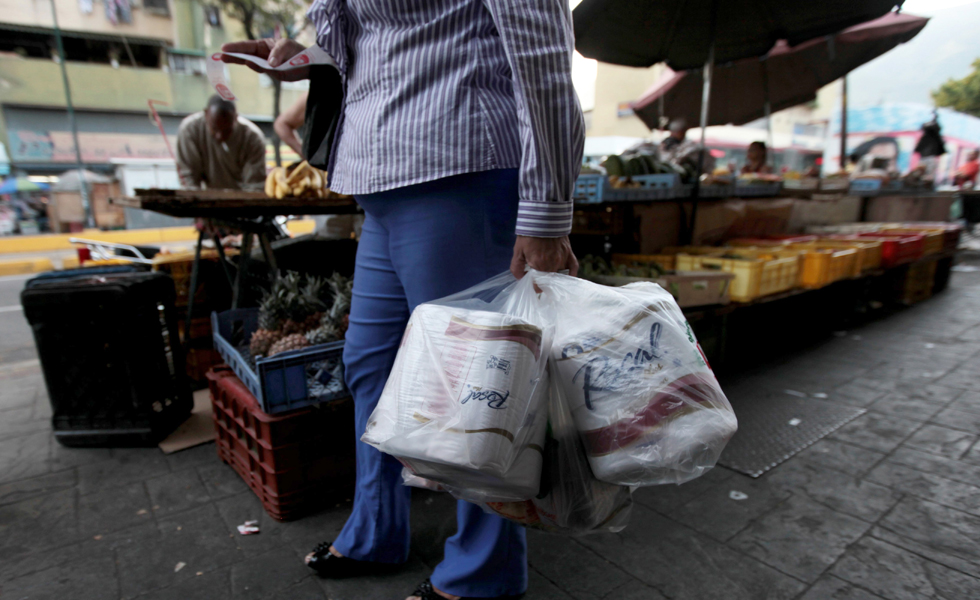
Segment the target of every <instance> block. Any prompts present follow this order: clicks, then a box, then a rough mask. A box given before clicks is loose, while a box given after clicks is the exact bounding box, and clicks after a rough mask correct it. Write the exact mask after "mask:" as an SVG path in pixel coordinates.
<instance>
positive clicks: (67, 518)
mask: <svg viewBox="0 0 980 600" xmlns="http://www.w3.org/2000/svg"><path fill="white" fill-rule="evenodd" d="M972 264H974V265H980V257H978V256H977V255H974V257H973V262H972ZM978 358H980V273H975V272H973V273H968V272H958V273H954V275H953V279H952V282H951V285H950V288H949V289H948V290H947V291H946V292H944V293H942V294H941V295H939V296H937V297H935V298H933V299H931V300H929V301H926V302H924V303H922V304H920V305H918V306H915V307H913V308H910V309H907V310H904V311H901V312H899V313H897V314H894V315H892V316H890V317H889V318H887V319H883V320H880V321H876V322H873V323H871V324H868V325H866V326H864V327H862V328H860V329H858V330H855V331H851V332H849V335H847V336H841V337H831V338H829V339H827V340H826V341H824V342H822V343H820V344H817V345H815V346H813V347H810V348H808V349H807V350H806V351H804V352H800V353H797V354H794V355H793V356H790V357H785V358H784V359H782V360H781V361H780V362H779V363H778V364H769V365H766V366H764V367H761V368H758V369H755V370H753V371H751V372H745V373H742V374H740V375H739V376H738V377H737V378H734V377H729V378H726V380H724V381H723V382H722V383H723V385H724V387H725V389H726V392H727V393H728V395H729V397H730V398H731V400H732V404H733V405H734V406H735V410H736V413H737V412H738V410H739V406H740V405H742V406H745V405H746V404H747V403H751V402H752V401H753V400H754V399H757V398H758V397H759V396H760V395H762V394H766V395H769V394H773V395H775V394H783V393H784V391H783V390H786V389H792V390H799V391H802V392H806V393H816V392H824V393H827V394H828V396H829V398H828V400H830V401H833V402H840V403H845V404H848V405H854V406H859V407H862V408H866V409H867V411H868V412H867V413H866V414H864V415H862V416H860V417H858V418H857V419H855V420H854V421H851V422H850V423H848V424H847V425H845V426H844V427H842V428H841V429H839V430H837V431H835V432H834V433H832V434H831V435H830V436H828V437H826V438H824V439H822V440H821V441H819V442H817V443H816V444H815V445H813V446H811V447H810V448H808V449H806V450H804V451H803V452H802V453H800V454H799V455H797V456H795V457H794V458H792V459H790V460H789V461H787V462H785V463H783V464H781V465H779V466H778V467H776V468H775V469H773V470H771V471H769V472H768V473H766V474H765V475H763V476H762V477H761V478H759V479H751V478H748V477H746V476H743V475H741V474H739V473H736V472H734V471H731V470H728V469H725V468H722V467H718V468H716V469H714V470H712V471H710V472H709V473H708V474H707V475H705V476H704V477H702V478H701V479H698V480H695V481H693V482H691V483H688V484H685V485H682V486H679V487H658V488H645V489H642V490H640V491H638V492H637V493H636V495H635V499H636V501H637V502H636V505H635V507H634V510H633V513H632V518H631V521H630V524H629V526H628V527H627V529H626V530H625V531H623V532H622V533H620V534H615V535H613V534H603V535H594V536H589V537H583V538H575V539H571V538H563V537H556V536H551V535H547V534H542V533H538V532H531V533H529V535H528V537H529V540H530V563H531V574H530V588H529V591H528V595H527V598H528V599H529V600H557V599H562V600H568V599H572V598H574V599H577V600H599V599H601V598H609V599H617V600H656V599H660V598H677V599H690V600H714V599H725V600H734V599H757V598H759V599H762V598H766V599H770V598H771V599H793V598H796V599H805V600H826V599H830V598H835V599H849V600H869V599H872V598H887V599H894V600H914V599H921V598H947V599H957V600H959V599H968V598H980V578H978V574H980V487H978V486H980V442H978V438H980V360H978ZM49 417H50V407H49V405H48V400H47V398H46V397H45V390H44V386H43V383H42V380H41V376H40V373H39V370H38V367H37V366H36V364H34V363H20V364H15V365H11V366H9V367H6V368H3V369H0V597H4V598H7V597H9V598H18V599H19V598H71V599H72V600H81V599H103V598H104V599H117V598H137V597H138V598H146V599H163V598H167V599H174V600H190V599H195V598H200V599H207V600H219V599H223V598H236V599H245V598H276V599H282V600H286V599H288V600H313V599H325V598H330V599H333V600H342V599H343V600H346V599H350V600H355V599H356V600H371V599H378V600H399V599H401V598H404V597H405V596H406V595H407V594H408V593H409V592H411V590H412V589H413V588H414V586H415V585H416V584H417V583H419V582H420V581H422V580H423V579H424V578H425V577H427V576H428V575H429V573H430V572H431V570H432V568H433V567H434V566H435V565H436V564H437V563H438V562H439V560H440V555H441V552H442V542H443V540H444V539H445V538H446V536H447V535H450V534H452V532H453V531H454V528H455V511H454V510H453V502H452V500H451V499H450V498H448V497H447V496H445V495H440V494H434V493H426V492H422V491H416V492H415V493H414V497H413V498H414V499H413V508H414V512H413V515H412V525H413V533H412V542H413V551H412V555H411V558H410V560H409V562H408V564H407V565H405V567H404V568H403V569H401V570H400V571H399V572H397V573H394V574H391V575H388V576H385V577H371V578H363V579H351V580H344V581H325V580H319V579H316V578H315V577H313V576H312V575H311V572H310V571H309V570H308V569H307V568H306V567H305V566H303V564H302V562H301V558H302V556H303V555H304V554H306V553H307V552H308V551H309V550H310V549H311V548H312V547H313V546H314V545H315V544H316V543H317V542H320V541H324V540H330V539H333V537H334V536H335V535H336V533H337V532H338V531H339V529H340V527H341V526H342V525H343V523H344V520H345V518H346V517H347V514H348V513H349V505H348V504H343V505H339V506H336V507H334V508H331V509H328V510H325V511H322V512H320V513H319V514H317V515H314V516H312V517H309V518H306V519H303V520H300V521H297V522H292V523H278V522H275V521H273V520H271V519H270V518H269V517H268V516H266V515H265V513H264V512H263V510H262V507H261V505H260V504H259V502H258V500H257V499H256V498H255V497H254V496H253V495H252V493H251V492H250V491H249V490H248V489H247V488H246V487H245V484H244V483H243V482H242V481H241V480H240V479H239V478H238V476H237V475H236V474H235V473H234V472H233V471H232V470H231V469H230V468H229V467H227V466H225V465H224V464H222V463H221V462H220V461H219V460H218V458H217V456H216V455H215V450H214V447H213V446H212V445H207V446H203V447H198V448H195V449H192V450H188V451H185V452H181V453H178V454H175V455H171V456H164V455H162V454H161V453H160V452H159V451H158V450H156V449H145V450H137V449H125V450H104V449H94V450H78V449H68V448H62V447H60V446H59V445H57V444H56V443H54V442H53V440H52V437H51V434H50V431H49V428H50V426H49V423H48V418H49ZM732 492H741V493H740V494H732ZM743 496H744V498H743ZM249 519H258V520H259V521H260V525H261V527H262V533H261V534H259V535H255V536H247V537H242V536H240V535H239V534H238V533H237V531H236V530H235V526H236V525H239V524H241V523H243V522H244V521H246V520H249Z"/></svg>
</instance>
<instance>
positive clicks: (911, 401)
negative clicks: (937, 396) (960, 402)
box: [868, 394, 949, 423]
mask: <svg viewBox="0 0 980 600" xmlns="http://www.w3.org/2000/svg"><path fill="white" fill-rule="evenodd" d="M948 403H949V402H948V401H942V402H939V401H933V400H926V399H923V398H909V397H906V396H897V395H892V394H885V395H884V396H882V397H881V398H879V399H878V400H876V401H875V402H874V404H872V405H871V406H869V407H868V410H872V411H874V412H877V413H881V414H884V415H892V416H894V417H901V418H903V419H908V420H909V421H917V422H920V423H922V422H925V421H928V420H929V419H931V418H932V417H933V415H935V414H936V413H938V412H939V411H941V410H942V409H943V406H945V405H946V404H948Z"/></svg>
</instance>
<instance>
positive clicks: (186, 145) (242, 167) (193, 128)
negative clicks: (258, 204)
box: [177, 94, 266, 190]
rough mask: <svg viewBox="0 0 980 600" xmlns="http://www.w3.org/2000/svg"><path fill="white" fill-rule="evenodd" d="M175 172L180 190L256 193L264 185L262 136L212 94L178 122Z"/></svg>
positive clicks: (224, 102) (228, 103)
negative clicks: (247, 191) (205, 103)
mask: <svg viewBox="0 0 980 600" xmlns="http://www.w3.org/2000/svg"><path fill="white" fill-rule="evenodd" d="M177 171H178V175H179V176H180V185H181V187H182V188H184V189H201V188H202V187H207V188H208V189H230V190H258V189H261V188H262V186H263V185H264V184H265V174H266V173H265V136H264V135H262V130H261V129H259V128H258V126H257V125H256V124H255V123H253V122H251V121H249V120H248V119H246V118H244V117H240V116H238V111H237V110H236V109H235V104H234V103H233V102H229V101H227V100H225V99H223V98H222V97H221V96H218V95H217V94H215V95H214V96H211V99H210V100H208V105H207V107H206V108H205V109H204V110H203V111H201V112H197V113H194V114H192V115H190V116H189V117H187V118H186V119H184V120H183V121H182V122H181V123H180V128H179V129H178V130H177Z"/></svg>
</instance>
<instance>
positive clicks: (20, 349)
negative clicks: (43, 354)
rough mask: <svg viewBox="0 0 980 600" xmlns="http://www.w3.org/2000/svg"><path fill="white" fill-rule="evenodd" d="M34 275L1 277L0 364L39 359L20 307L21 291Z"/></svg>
mask: <svg viewBox="0 0 980 600" xmlns="http://www.w3.org/2000/svg"><path fill="white" fill-rule="evenodd" d="M32 277H34V275H13V276H10V277H0V366H6V365H9V364H12V363H18V362H23V361H27V360H36V359H37V351H36V350H35V349H34V337H33V336H32V335H31V328H30V325H28V324H27V319H25V318H24V311H23V310H21V307H20V291H21V290H22V289H24V284H25V283H26V282H27V280H28V279H30V278H32Z"/></svg>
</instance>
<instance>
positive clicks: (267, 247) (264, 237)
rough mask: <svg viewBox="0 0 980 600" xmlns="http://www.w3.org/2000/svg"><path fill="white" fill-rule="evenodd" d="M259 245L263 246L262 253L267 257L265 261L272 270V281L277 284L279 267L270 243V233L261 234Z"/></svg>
mask: <svg viewBox="0 0 980 600" xmlns="http://www.w3.org/2000/svg"><path fill="white" fill-rule="evenodd" d="M258 236H259V243H260V244H261V245H262V253H263V254H264V255H265V260H266V262H267V263H268V264H269V269H271V270H272V281H273V282H275V281H276V279H278V278H279V267H278V265H276V255H275V253H274V252H273V251H272V243H271V242H270V241H269V234H268V233H260V234H258Z"/></svg>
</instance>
